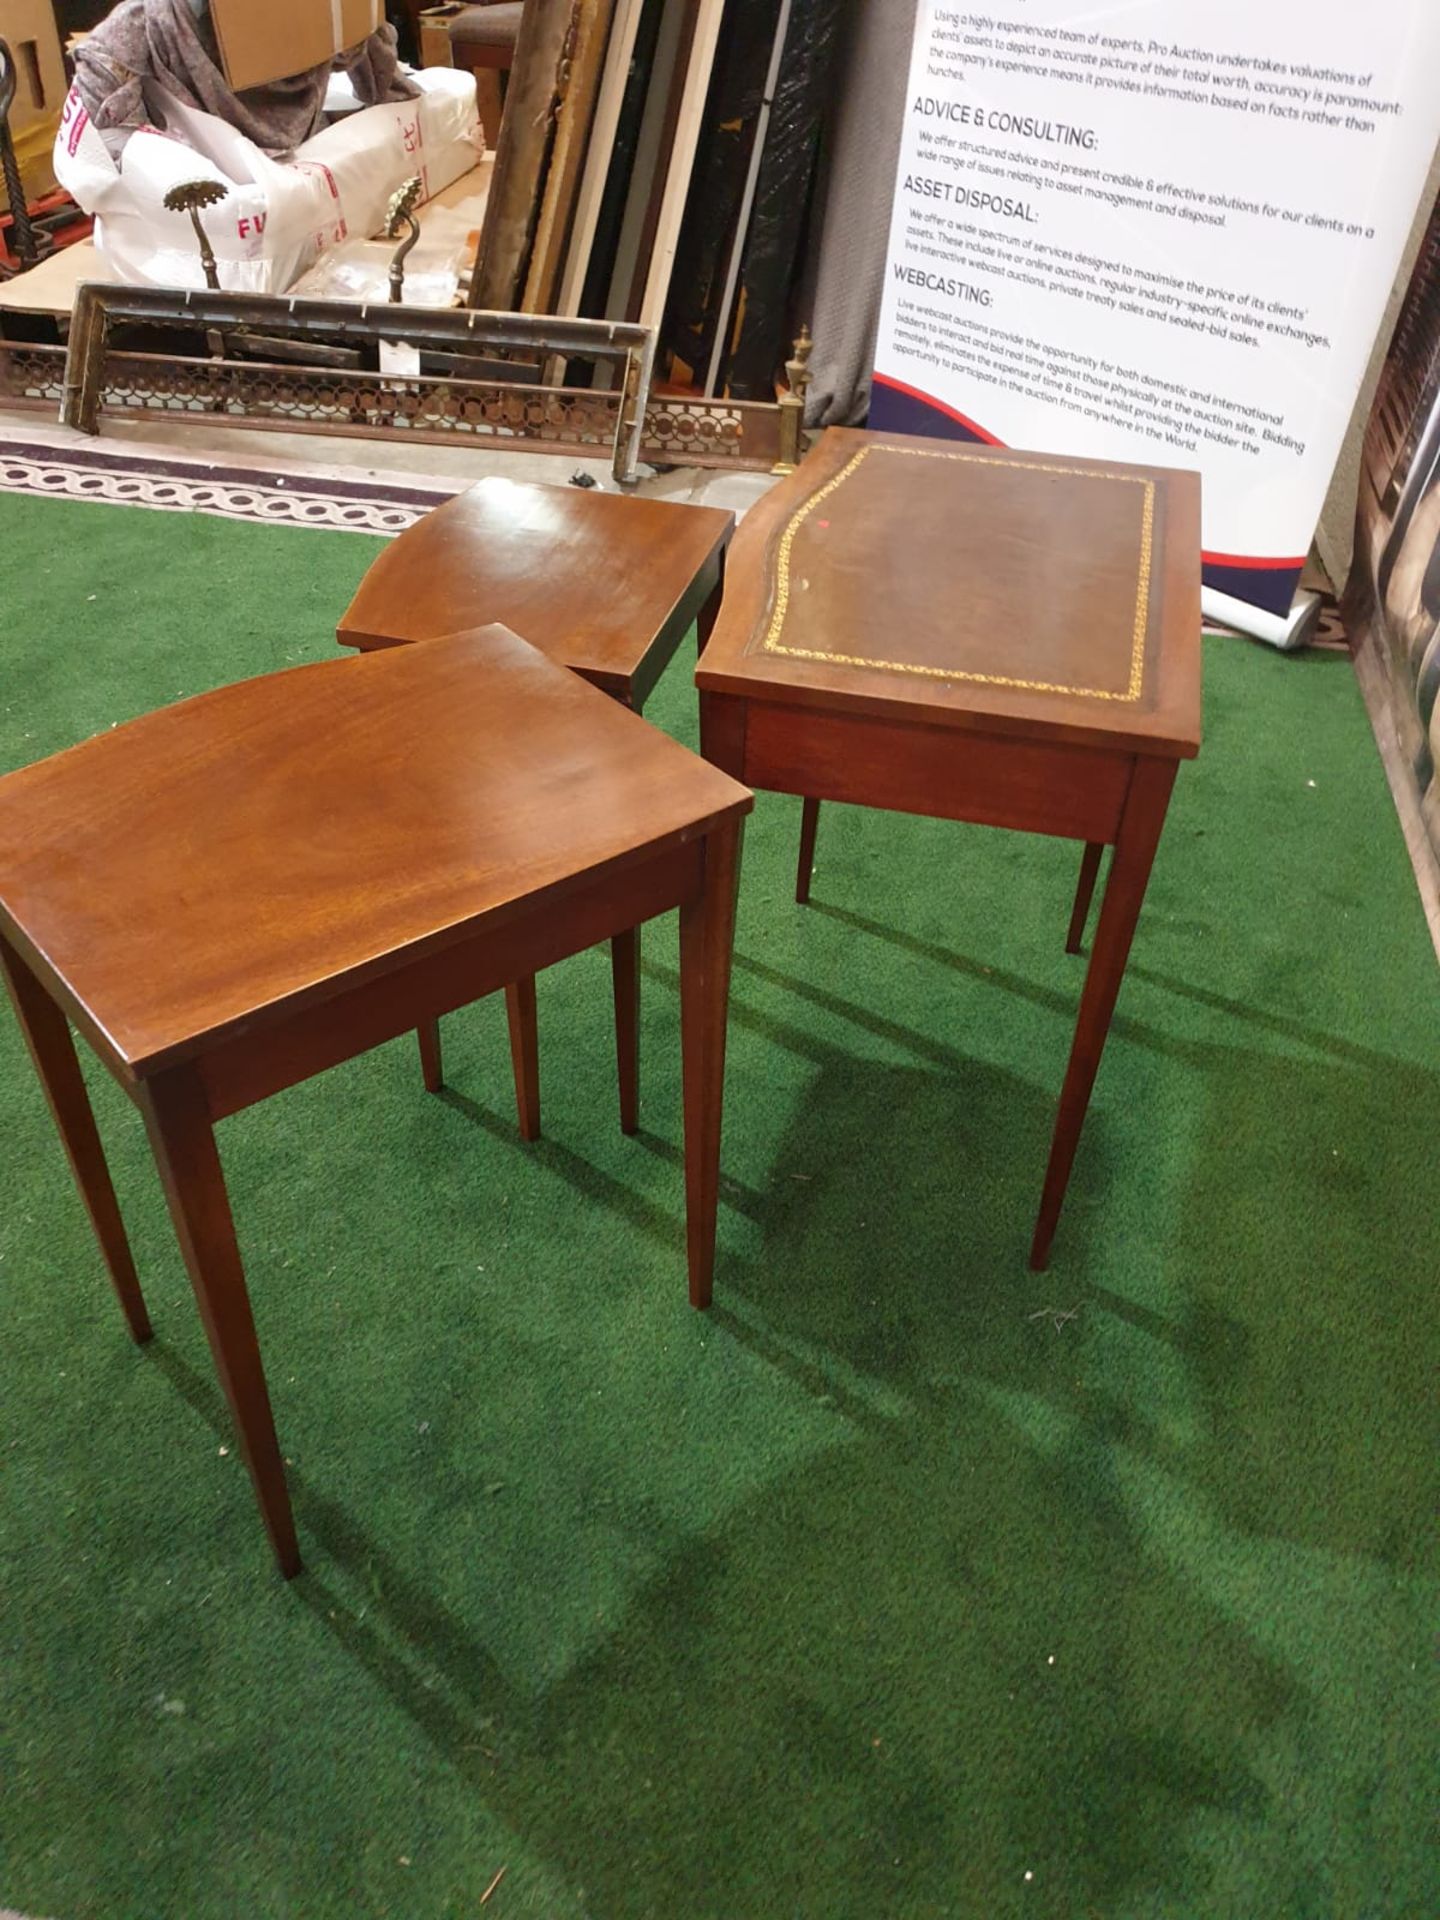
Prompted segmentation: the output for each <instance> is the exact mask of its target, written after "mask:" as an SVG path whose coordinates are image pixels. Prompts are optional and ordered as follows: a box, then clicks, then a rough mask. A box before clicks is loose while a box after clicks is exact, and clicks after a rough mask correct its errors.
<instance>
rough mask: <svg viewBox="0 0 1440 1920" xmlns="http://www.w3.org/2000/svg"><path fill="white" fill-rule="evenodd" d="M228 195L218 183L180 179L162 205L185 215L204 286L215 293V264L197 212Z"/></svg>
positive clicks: (218, 274)
mask: <svg viewBox="0 0 1440 1920" xmlns="http://www.w3.org/2000/svg"><path fill="white" fill-rule="evenodd" d="M229 193H230V189H229V188H228V187H226V186H222V185H221V183H220V182H219V181H218V180H182V181H181V183H180V185H179V186H178V187H171V189H170V191H169V192H168V193H167V194H166V196H165V205H166V207H167V208H168V209H169V211H170V212H171V213H188V214H189V216H190V224H191V226H192V227H194V229H195V238H196V239H197V240H198V241H199V243H200V264H201V266H202V267H204V269H205V284H206V286H207V287H210V288H212V289H213V290H214V291H215V292H216V293H218V292H219V291H220V273H219V269H218V268H217V267H216V265H215V253H214V250H213V248H212V247H211V245H210V241H209V238H208V236H207V235H206V232H205V229H204V227H203V226H201V224H200V210H201V208H202V207H218V206H219V204H220V202H221V201H222V200H225V199H227V198H228V197H229Z"/></svg>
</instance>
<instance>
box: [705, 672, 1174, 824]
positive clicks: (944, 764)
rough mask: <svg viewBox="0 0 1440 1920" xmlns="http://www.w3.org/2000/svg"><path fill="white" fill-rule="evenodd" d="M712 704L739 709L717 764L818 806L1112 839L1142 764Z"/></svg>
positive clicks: (724, 731)
mask: <svg viewBox="0 0 1440 1920" xmlns="http://www.w3.org/2000/svg"><path fill="white" fill-rule="evenodd" d="M706 697H707V699H710V700H715V701H717V702H723V706H724V708H726V709H730V710H731V711H730V712H729V713H728V714H725V715H724V717H723V719H722V718H721V715H720V714H717V715H716V716H715V718H716V719H717V720H718V721H719V724H718V725H713V726H711V727H709V728H707V729H706V750H707V752H708V753H709V754H710V757H711V758H712V759H714V760H716V761H717V763H718V764H720V765H722V766H723V767H724V768H725V771H726V772H727V773H730V774H732V775H733V776H734V777H735V778H736V779H737V780H741V781H743V782H744V784H745V785H746V786H749V787H762V788H766V789H768V790H770V791H772V792H778V793H798V794H802V795H804V797H805V798H806V799H809V800H839V801H847V802H849V803H850V804H851V805H854V806H862V807H881V808H885V809H887V810H889V811H892V812H896V813H916V814H929V815H932V816H934V817H936V818H939V819H942V820H971V821H974V822H976V823H977V824H979V825H981V826H991V827H1013V828H1016V829H1018V830H1019V831H1021V832H1024V833H1048V834H1055V835H1058V836H1059V837H1061V838H1063V839H1071V840H1088V841H1101V842H1106V843H1109V842H1113V841H1114V839H1115V836H1116V834H1117V832H1118V831H1119V827H1120V815H1121V812H1122V811H1123V809H1124V805H1125V796H1126V794H1127V792H1128V791H1129V787H1130V778H1131V774H1132V772H1133V770H1134V765H1135V757H1136V756H1135V755H1134V754H1133V753H1127V752H1121V751H1114V750H1111V751H1106V750H1104V749H1101V748H1095V747H1081V746H1074V745H1071V744H1069V743H1068V742H1061V741H1054V742H1050V741H1035V740H1019V739H1010V738H1006V737H1004V736H1001V735H997V734H981V733H966V732H961V731H959V730H957V729H956V728H954V727H927V726H913V725H905V724H901V723H897V722H895V721H892V720H881V719H877V718H875V717H873V716H871V715H868V714H852V713H835V712H825V711H820V710H808V709H806V708H804V707H796V706H788V705H786V706H782V705H779V704H773V705H772V704H768V703H766V702H763V701H756V700H747V701H743V702H736V701H734V700H733V699H729V698H726V697H725V696H722V695H710V696H706ZM737 705H740V706H743V707H744V709H745V711H744V715H743V722H741V717H740V716H739V715H738V714H735V713H734V712H733V709H734V708H735V707H736V706H737ZM712 742H713V743H714V747H715V748H718V751H713V750H712ZM732 758H735V759H737V760H738V764H736V765H731V764H730V760H731V759H732Z"/></svg>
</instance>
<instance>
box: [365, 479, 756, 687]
mask: <svg viewBox="0 0 1440 1920" xmlns="http://www.w3.org/2000/svg"><path fill="white" fill-rule="evenodd" d="M734 530H735V516H734V515H733V514H731V513H724V512H721V511H720V510H719V509H718V508H716V507H691V506H684V505H680V504H678V503H676V502H673V501H668V500H651V499H648V498H645V497H643V496H638V495H630V494H619V493H606V492H603V491H602V490H601V489H599V488H589V489H586V488H581V487H551V486H537V485H533V484H530V483H527V482H525V481H517V480H506V479H503V478H500V477H492V478H490V479H488V480H482V481H480V482H479V484H478V485H477V486H473V487H471V488H470V489H469V491H468V492H466V493H462V494H458V495H457V496H456V498H455V499H453V500H450V501H447V503H446V504H445V505H444V506H443V507H437V508H436V509H435V511H434V512H433V513H428V514H426V516H425V518H424V519H423V520H419V521H417V522H416V523H415V525H414V526H413V527H411V528H409V529H408V531H406V532H405V533H402V534H401V535H400V537H399V539H397V540H394V541H392V542H391V543H390V545H389V546H388V547H386V548H385V550H384V551H383V552H382V553H381V555H380V557H379V559H378V560H376V562H375V564H374V565H373V566H372V567H371V568H370V570H369V572H368V573H367V574H366V575H365V578H364V579H363V580H362V581H361V583H360V588H359V591H358V592H357V593H356V595H355V598H354V600H353V601H352V602H351V604H350V607H349V609H348V611H347V612H346V613H345V615H344V617H343V618H342V619H341V621H340V625H339V627H338V628H337V630H336V637H337V638H338V639H339V641H340V642H341V644H342V645H344V646H348V647H359V648H367V649H368V648H374V647H393V646H399V645H403V644H404V643H406V642H407V641H414V640H434V639H437V638H439V636H441V635H442V634H447V633H457V632H459V631H460V630H461V629H463V628H466V627H474V626H480V625H484V624H486V623H488V622H490V621H498V622H499V623H500V624H501V625H502V626H507V627H510V628H512V629H513V630H514V631H515V632H516V633H518V634H522V635H523V636H524V638H525V639H527V640H528V641H529V642H530V644H531V645H532V646H534V647H538V648H539V649H540V651H541V652H542V653H545V654H548V655H549V656H550V658H551V659H552V660H558V661H559V662H560V664H561V665H562V666H566V667H570V668H571V669H572V670H573V671H574V672H576V673H578V674H581V675H583V676H584V678H585V679H587V680H589V681H590V682H591V683H592V685H594V686H597V687H600V688H602V689H603V690H604V691H605V692H606V693H609V694H613V695H614V697H615V698H616V699H617V700H623V701H624V702H625V704H626V705H627V706H632V707H636V708H639V707H642V706H643V705H644V703H645V701H646V699H647V698H648V696H649V694H650V692H651V690H652V689H653V687H654V685H655V683H656V681H657V680H658V679H659V678H660V675H661V674H662V673H663V672H664V670H665V668H666V666H667V665H668V664H669V662H670V660H671V659H672V657H673V656H674V653H675V650H676V648H677V647H678V646H679V644H680V642H681V641H682V640H683V639H684V637H685V635H686V634H687V633H688V632H689V630H690V628H691V626H692V625H693V624H694V623H695V622H696V620H697V619H700V618H701V617H702V616H704V620H705V624H706V625H707V626H708V625H709V624H713V619H714V614H715V612H716V610H717V608H718V596H717V588H718V587H719V585H720V580H721V570H722V567H723V564H724V558H725V550H726V548H727V547H728V546H729V544H730V539H731V535H732V534H733V533H734Z"/></svg>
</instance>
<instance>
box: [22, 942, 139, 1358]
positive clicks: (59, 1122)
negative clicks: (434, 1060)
mask: <svg viewBox="0 0 1440 1920" xmlns="http://www.w3.org/2000/svg"><path fill="white" fill-rule="evenodd" d="M0 971H3V973H4V975H5V984H6V986H7V987H8V988H9V991H10V1001H11V1005H12V1006H13V1007H14V1009H15V1017H16V1019H17V1020H18V1021H19V1022H20V1031H21V1033H22V1034H23V1035H24V1038H25V1044H26V1046H27V1047H28V1049H29V1052H30V1058H31V1060H32V1062H33V1063H34V1066H35V1071H36V1073H37V1074H38V1075H39V1077H40V1084H41V1086H42V1087H43V1088H44V1091H45V1098H46V1101H47V1103H48V1105H49V1108H50V1112H51V1115H52V1117H53V1118H54V1121H55V1126H56V1130H57V1131H58V1133H59V1135H60V1141H61V1144H62V1146H63V1147H64V1149H65V1153H66V1157H67V1158H68V1159H69V1162H70V1170H71V1172H72V1173H73V1174H74V1176H75V1184H76V1186H77V1187H78V1188H79V1189H80V1197H81V1199H82V1200H83V1201H84V1203H85V1211H86V1212H87V1213H88V1214H89V1216H90V1224H91V1226H92V1227H93V1228H94V1230H95V1238H96V1239H97V1240H98V1241H99V1243H100V1252H101V1256H102V1257H103V1259H104V1261H105V1270H106V1272H107V1273H108V1274H109V1275H110V1284H111V1286H112V1287H113V1288H114V1289H115V1297H116V1299H117V1300H118V1301H119V1302H120V1310H121V1312H122V1313H123V1314H124V1315H125V1322H126V1325H127V1326H128V1327H129V1329H130V1336H131V1338H132V1339H133V1340H135V1341H136V1342H137V1343H138V1344H142V1345H143V1343H144V1342H145V1341H146V1340H148V1339H149V1338H150V1337H151V1327H150V1316H149V1314H148V1313H147V1312H146V1310H145V1301H144V1298H143V1296H142V1295H141V1292H140V1281H139V1277H138V1276H137V1274H136V1272H135V1261H134V1258H133V1256H132V1254H131V1252H130V1241H129V1238H128V1236H127V1235H126V1232H125V1222H124V1220H123V1219H122V1218H121V1214H120V1203H119V1202H118V1201H117V1199H116V1198H115V1188H114V1185H113V1183H112V1182H111V1179H110V1169H109V1167H108V1166H107V1165H106V1164H105V1149H104V1147H103V1146H102V1145H101V1144H100V1135H99V1132H98V1131H97V1129H96V1126H95V1116H94V1113H93V1112H92V1110H91V1107H90V1096H89V1094H88V1093H87V1092H86V1091H85V1080H84V1076H83V1075H82V1073H81V1071H80V1062H79V1060H78V1059H77V1058H76V1056H75V1043H74V1041H73V1040H72V1039H71V1037H70V1028H69V1024H68V1023H67V1021H66V1019H65V1016H64V1014H63V1013H62V1012H61V1011H60V1009H59V1007H58V1006H56V1004H55V1002H54V1001H53V1000H52V999H51V998H50V996H49V994H48V993H46V992H45V990H44V988H43V987H41V986H40V984H39V982H38V981H37V980H36V979H35V976H34V975H33V974H32V973H31V971H30V969H29V968H28V967H27V966H26V965H25V964H24V963H23V961H22V960H21V959H20V956H19V955H18V954H16V953H12V952H11V951H10V950H9V948H7V947H6V946H5V945H4V944H3V942H0Z"/></svg>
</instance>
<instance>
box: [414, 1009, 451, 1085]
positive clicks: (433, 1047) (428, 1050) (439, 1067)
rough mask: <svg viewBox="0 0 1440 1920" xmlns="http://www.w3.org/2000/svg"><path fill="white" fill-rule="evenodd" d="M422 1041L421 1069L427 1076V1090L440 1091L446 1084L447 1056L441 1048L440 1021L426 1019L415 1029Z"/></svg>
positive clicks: (417, 1036) (419, 1039)
mask: <svg viewBox="0 0 1440 1920" xmlns="http://www.w3.org/2000/svg"><path fill="white" fill-rule="evenodd" d="M415 1037H416V1039H417V1040H418V1041H419V1042H420V1071H421V1073H422V1074H423V1075H424V1076H425V1091H426V1092H427V1093H439V1092H440V1091H441V1090H442V1088H443V1087H444V1085H445V1056H444V1054H443V1053H442V1052H441V1050H440V1022H439V1021H438V1020H426V1021H424V1022H423V1023H422V1024H421V1025H420V1026H418V1027H417V1028H416V1029H415Z"/></svg>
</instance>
